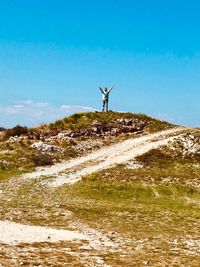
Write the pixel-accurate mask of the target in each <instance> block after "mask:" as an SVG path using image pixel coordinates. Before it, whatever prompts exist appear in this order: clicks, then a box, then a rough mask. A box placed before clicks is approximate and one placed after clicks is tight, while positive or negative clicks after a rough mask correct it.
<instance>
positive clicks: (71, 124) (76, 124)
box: [41, 111, 172, 131]
mask: <svg viewBox="0 0 200 267" xmlns="http://www.w3.org/2000/svg"><path fill="white" fill-rule="evenodd" d="M121 118H133V119H138V120H139V121H143V122H145V123H147V124H148V126H147V128H148V129H149V130H151V131H159V130H163V129H166V128H170V127H172V125H171V124H169V123H168V122H165V121H160V120H157V119H154V118H151V117H149V116H146V115H144V114H133V113H128V112H127V113H122V112H113V111H109V112H83V113H76V114H74V115H72V116H69V117H66V118H64V119H62V120H58V121H56V122H55V123H51V124H50V125H43V126H41V128H42V129H44V130H47V129H48V128H49V129H62V130H63V129H65V130H66V129H73V130H79V129H85V128H87V127H89V126H90V125H91V123H93V122H94V121H98V122H101V123H103V124H105V125H108V124H109V123H114V122H116V120H117V119H121Z"/></svg>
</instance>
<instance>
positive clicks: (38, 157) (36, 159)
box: [31, 153, 53, 167]
mask: <svg viewBox="0 0 200 267" xmlns="http://www.w3.org/2000/svg"><path fill="white" fill-rule="evenodd" d="M31 161H32V162H33V163H34V165H35V166H37V167H39V166H47V165H53V159H52V157H51V156H50V155H48V154H43V153H37V154H32V155H31Z"/></svg>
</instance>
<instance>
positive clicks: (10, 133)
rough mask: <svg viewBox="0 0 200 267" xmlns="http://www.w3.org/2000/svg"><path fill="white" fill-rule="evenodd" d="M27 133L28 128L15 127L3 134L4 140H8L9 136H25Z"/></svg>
mask: <svg viewBox="0 0 200 267" xmlns="http://www.w3.org/2000/svg"><path fill="white" fill-rule="evenodd" d="M27 133H28V128H27V127H24V126H20V125H17V126H15V127H14V128H12V129H8V130H7V131H6V133H5V138H6V139H8V138H9V137H11V136H16V135H18V136H20V135H22V134H27Z"/></svg>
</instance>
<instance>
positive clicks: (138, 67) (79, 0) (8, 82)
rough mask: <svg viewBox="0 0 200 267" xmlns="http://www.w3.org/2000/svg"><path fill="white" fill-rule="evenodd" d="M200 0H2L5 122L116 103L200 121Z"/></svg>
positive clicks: (1, 113)
mask: <svg viewBox="0 0 200 267" xmlns="http://www.w3.org/2000/svg"><path fill="white" fill-rule="evenodd" d="M199 14H200V1H198V0H196V1H195V0H190V1H188V0H184V1H181V0H168V1H160V0H151V1H150V0H140V1H138V0H95V1H94V0H84V1H83V0H9V1H7V0H1V1H0V93H1V94H0V126H6V127H11V126H13V125H15V124H17V123H20V124H26V125H36V124H38V123H43V122H48V121H51V120H54V119H56V118H59V117H64V116H65V115H67V114H69V113H72V112H74V111H82V110H92V109H100V108H101V95H100V93H99V91H98V86H99V85H102V86H104V85H106V86H108V87H110V86H114V90H113V92H112V96H111V99H110V100H111V103H110V105H111V108H112V109H113V110H116V111H131V112H137V113H147V114H149V115H152V116H156V117H159V118H162V119H166V120H169V121H172V122H174V123H178V124H184V125H189V126H200V105H199V100H200V90H199V85H200V35H199V27H200V15H199Z"/></svg>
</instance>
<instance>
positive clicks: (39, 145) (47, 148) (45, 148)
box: [31, 141, 63, 152]
mask: <svg viewBox="0 0 200 267" xmlns="http://www.w3.org/2000/svg"><path fill="white" fill-rule="evenodd" d="M31 148H33V149H37V150H39V151H41V152H62V151H63V149H62V148H61V147H58V146H54V145H49V144H46V143H44V142H42V141H39V142H36V143H33V144H32V145H31Z"/></svg>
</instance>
